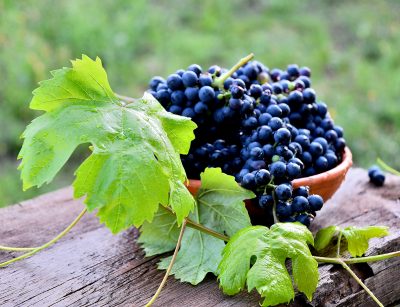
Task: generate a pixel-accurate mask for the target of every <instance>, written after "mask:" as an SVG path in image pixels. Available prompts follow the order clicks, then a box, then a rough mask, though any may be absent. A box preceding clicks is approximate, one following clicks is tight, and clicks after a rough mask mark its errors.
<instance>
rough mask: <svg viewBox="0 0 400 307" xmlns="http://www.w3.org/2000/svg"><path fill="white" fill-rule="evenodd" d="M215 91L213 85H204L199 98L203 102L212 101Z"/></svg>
mask: <svg viewBox="0 0 400 307" xmlns="http://www.w3.org/2000/svg"><path fill="white" fill-rule="evenodd" d="M214 97H215V93H214V90H213V88H212V87H211V86H203V87H202V88H201V89H200V90H199V98H200V100H201V101H203V102H210V101H212V100H213V99H214Z"/></svg>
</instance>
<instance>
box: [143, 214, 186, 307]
mask: <svg viewBox="0 0 400 307" xmlns="http://www.w3.org/2000/svg"><path fill="white" fill-rule="evenodd" d="M186 223H187V219H184V220H183V222H182V226H181V231H180V233H179V237H178V242H177V243H176V246H175V251H174V254H173V255H172V258H171V262H170V263H169V266H168V268H167V271H166V272H165V275H164V278H163V280H162V281H161V284H160V286H159V287H158V289H157V292H156V293H155V294H154V295H153V297H152V298H151V300H150V301H149V302H148V303H147V304H146V307H150V306H151V305H152V304H153V303H154V302H155V300H156V299H157V297H158V296H159V295H160V293H161V290H162V289H163V287H164V286H165V284H166V282H167V279H168V276H169V274H170V273H171V270H172V267H173V265H174V263H175V260H176V256H177V254H178V250H179V247H180V246H181V242H182V237H183V233H184V232H185V228H186Z"/></svg>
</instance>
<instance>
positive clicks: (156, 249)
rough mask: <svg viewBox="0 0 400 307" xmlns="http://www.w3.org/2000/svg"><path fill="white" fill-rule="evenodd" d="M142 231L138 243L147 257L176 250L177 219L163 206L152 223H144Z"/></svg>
mask: <svg viewBox="0 0 400 307" xmlns="http://www.w3.org/2000/svg"><path fill="white" fill-rule="evenodd" d="M140 231H141V235H140V236H139V239H138V242H139V243H140V244H142V246H143V249H144V251H145V253H146V256H147V257H150V256H153V255H158V254H163V253H166V252H169V251H172V250H174V249H175V246H176V242H177V241H178V237H179V229H178V227H177V222H176V217H175V216H174V215H172V214H171V213H169V212H168V211H167V210H166V209H165V208H164V207H163V206H160V208H159V210H158V211H157V212H156V214H155V215H154V219H153V221H152V223H149V222H144V223H143V225H142V226H141V227H140ZM186 231H187V229H186Z"/></svg>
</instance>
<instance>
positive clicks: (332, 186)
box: [188, 147, 353, 209]
mask: <svg viewBox="0 0 400 307" xmlns="http://www.w3.org/2000/svg"><path fill="white" fill-rule="evenodd" d="M352 164H353V161H352V154H351V151H350V149H349V148H348V147H346V148H345V149H344V152H343V160H342V162H341V163H340V164H339V165H338V166H336V167H335V168H333V169H331V170H329V171H326V172H324V173H321V174H318V175H314V176H310V177H304V178H299V179H295V180H293V181H292V185H293V188H298V187H299V186H309V187H310V193H311V194H318V195H321V197H322V198H323V199H324V201H327V200H328V199H330V198H331V197H332V195H333V194H335V192H336V191H337V189H339V187H340V185H341V184H342V182H343V180H344V178H345V176H346V173H347V171H348V170H349V168H350V167H351V165H352ZM200 186H201V181H200V180H195V179H193V180H192V179H189V184H188V189H189V191H190V193H192V194H193V195H194V194H196V193H197V191H198V190H199V189H200ZM247 207H249V204H247ZM248 209H249V208H248Z"/></svg>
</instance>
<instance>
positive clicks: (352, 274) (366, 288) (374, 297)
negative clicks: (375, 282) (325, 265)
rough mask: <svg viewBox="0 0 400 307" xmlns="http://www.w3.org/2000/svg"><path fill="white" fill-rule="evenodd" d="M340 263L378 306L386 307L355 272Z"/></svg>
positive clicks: (342, 262) (343, 263)
mask: <svg viewBox="0 0 400 307" xmlns="http://www.w3.org/2000/svg"><path fill="white" fill-rule="evenodd" d="M339 263H340V264H341V265H342V267H343V268H344V269H345V270H346V271H347V272H349V274H350V275H351V276H352V277H353V278H354V279H355V280H356V282H358V284H359V285H360V286H361V287H363V289H364V290H365V291H366V292H367V293H368V294H369V296H370V297H371V298H372V299H373V300H374V301H375V303H377V304H378V306H380V307H384V306H383V304H382V303H381V302H380V301H379V300H378V298H377V297H376V296H375V295H374V294H373V293H372V291H371V290H370V289H369V288H368V287H367V286H366V285H365V284H364V283H363V282H362V280H361V279H360V278H358V276H357V275H356V273H354V272H353V270H352V269H351V268H350V267H349V266H348V265H347V264H346V263H345V262H344V261H343V260H341V259H339Z"/></svg>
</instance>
